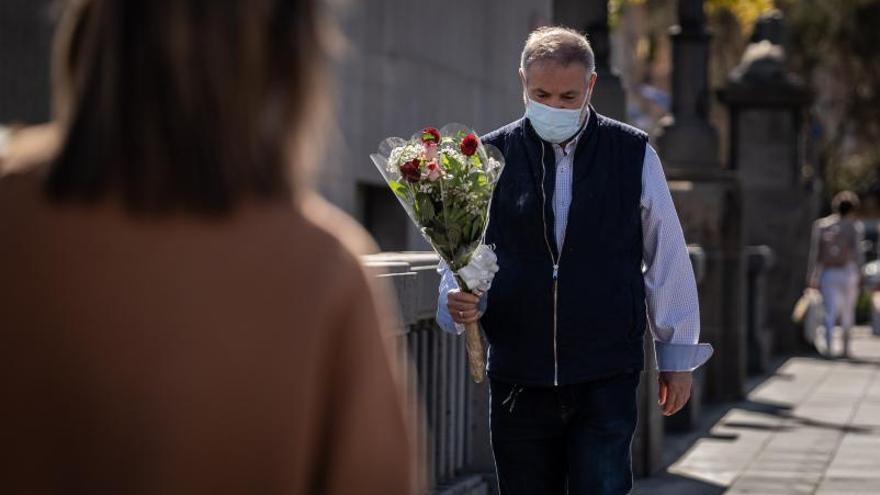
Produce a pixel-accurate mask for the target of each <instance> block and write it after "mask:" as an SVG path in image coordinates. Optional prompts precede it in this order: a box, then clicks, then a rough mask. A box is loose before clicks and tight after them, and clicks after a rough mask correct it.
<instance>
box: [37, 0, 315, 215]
mask: <svg viewBox="0 0 880 495" xmlns="http://www.w3.org/2000/svg"><path fill="white" fill-rule="evenodd" d="M68 9H69V12H68V16H67V17H68V21H67V22H66V23H65V22H62V25H61V27H60V28H59V33H58V37H59V41H58V42H57V43H56V54H55V60H54V66H55V67H54V68H55V79H56V84H55V85H54V86H55V96H56V97H55V103H56V106H60V107H61V108H57V109H56V115H57V116H58V119H59V120H60V124H61V128H62V129H63V130H62V132H63V135H62V141H61V146H60V149H59V153H58V156H57V158H56V159H55V160H54V162H53V164H52V166H51V168H50V170H49V176H48V178H47V183H46V185H47V190H48V192H49V194H50V195H51V196H52V197H54V198H58V199H84V200H98V199H101V198H104V197H105V196H107V195H108V194H112V195H118V196H119V197H120V199H121V200H122V201H123V202H124V203H125V204H126V205H127V206H128V207H130V208H131V209H134V210H139V211H149V212H159V211H167V210H172V209H187V210H193V211H199V212H209V213H211V212H221V213H222V212H226V211H228V210H230V209H232V208H233V207H234V206H235V205H236V204H237V203H238V202H239V201H240V200H242V199H243V198H245V197H253V198H285V197H287V196H289V195H290V193H291V185H290V180H291V178H290V177H289V176H288V171H287V163H288V160H289V158H290V156H289V152H290V151H291V149H292V148H291V145H290V141H291V138H292V137H293V136H295V135H296V134H297V133H298V131H299V130H301V128H302V127H303V123H304V122H305V121H306V120H307V119H308V116H309V115H310V112H311V111H313V110H315V109H316V107H317V106H318V105H320V104H321V103H322V101H323V94H324V93H323V92H322V91H320V90H319V88H320V86H321V85H320V79H321V77H322V75H323V61H324V58H325V57H324V55H325V53H324V45H323V43H322V42H321V39H320V34H319V33H320V32H321V31H320V30H321V28H320V23H319V13H318V11H317V7H316V4H315V1H314V0H78V1H77V0H73V1H71V2H70V4H69V5H68ZM65 26H67V27H66V30H65Z"/></svg>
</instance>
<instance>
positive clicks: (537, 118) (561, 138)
mask: <svg viewBox="0 0 880 495" xmlns="http://www.w3.org/2000/svg"><path fill="white" fill-rule="evenodd" d="M589 101H590V95H589V94H587V97H586V98H584V103H583V105H581V107H580V108H578V109H568V108H555V107H551V106H548V105H544V104H543V103H538V102H537V101H535V100H533V99H531V98H529V97H528V96H526V118H527V119H529V122H531V123H532V127H534V128H535V132H537V133H538V136H540V137H541V139H543V140H544V141H547V142H550V143H554V144H559V143H563V142H565V141H566V140H568V139H570V138H571V137H572V136H574V135H575V134H576V133H577V131H578V130H579V129H580V128H581V126H582V125H583V123H584V118H585V114H584V108H586V106H587V103H588V102H589Z"/></svg>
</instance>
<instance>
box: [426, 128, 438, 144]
mask: <svg viewBox="0 0 880 495" xmlns="http://www.w3.org/2000/svg"><path fill="white" fill-rule="evenodd" d="M422 142H425V143H429V142H433V143H439V142H440V132H439V131H438V130H437V129H434V128H433V127H426V128H425V130H423V131H422Z"/></svg>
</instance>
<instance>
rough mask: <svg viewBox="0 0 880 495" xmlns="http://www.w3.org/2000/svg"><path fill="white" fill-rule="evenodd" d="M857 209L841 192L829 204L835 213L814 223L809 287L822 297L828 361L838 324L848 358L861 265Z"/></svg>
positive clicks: (851, 198)
mask: <svg viewBox="0 0 880 495" xmlns="http://www.w3.org/2000/svg"><path fill="white" fill-rule="evenodd" d="M858 206H859V198H858V196H856V194H855V193H853V192H851V191H843V192H840V193H838V194H837V195H836V196H834V199H833V200H832V202H831V208H832V211H833V212H834V213H832V214H831V215H829V216H827V217H825V218H820V219H818V220H816V221H815V222H814V223H813V234H812V239H811V241H810V258H809V259H810V266H809V269H808V271H807V274H808V277H809V280H808V284H809V286H810V287H812V288H814V289H819V290H820V291H821V293H822V301H823V304H824V309H825V341H826V342H827V344H826V351H825V354H826V356H828V357H833V356H834V353H833V342H834V327H835V325H836V324H837V322H838V321H840V326H841V327H842V329H843V356H844V357H849V355H850V333H851V331H852V327H853V325H854V324H855V311H856V300H857V299H858V293H859V285H860V278H861V267H862V265H863V264H864V253H863V252H862V247H861V244H862V240H863V239H864V232H865V229H864V226H863V225H862V222H860V221H859V220H857V219H856V217H855V213H856V210H857V209H858Z"/></svg>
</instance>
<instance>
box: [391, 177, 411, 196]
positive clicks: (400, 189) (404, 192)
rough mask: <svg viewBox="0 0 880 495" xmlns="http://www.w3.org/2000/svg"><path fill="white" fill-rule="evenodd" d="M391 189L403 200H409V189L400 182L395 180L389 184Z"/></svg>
mask: <svg viewBox="0 0 880 495" xmlns="http://www.w3.org/2000/svg"><path fill="white" fill-rule="evenodd" d="M388 185H389V186H390V187H391V190H392V191H394V194H396V195H398V196H400V197H401V198H402V199H405V200H409V199H410V198H409V188H408V187H407V186H405V185H404V184H402V183H401V182H400V181H396V180H393V181H391V182H389V183H388Z"/></svg>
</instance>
